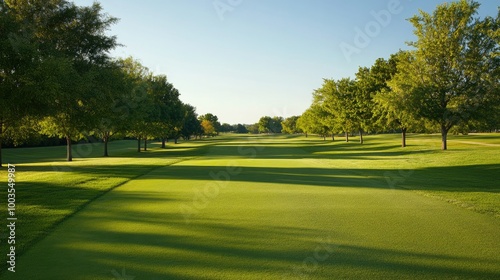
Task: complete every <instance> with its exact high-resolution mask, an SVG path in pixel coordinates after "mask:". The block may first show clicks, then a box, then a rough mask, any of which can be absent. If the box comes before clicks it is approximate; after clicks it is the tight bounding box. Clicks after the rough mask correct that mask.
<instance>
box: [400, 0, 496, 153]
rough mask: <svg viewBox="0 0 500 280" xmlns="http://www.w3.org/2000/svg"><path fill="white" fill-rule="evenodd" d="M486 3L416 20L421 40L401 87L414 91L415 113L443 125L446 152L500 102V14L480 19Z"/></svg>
mask: <svg viewBox="0 0 500 280" xmlns="http://www.w3.org/2000/svg"><path fill="white" fill-rule="evenodd" d="M479 6H480V4H479V3H477V2H475V1H466V0H461V1H458V2H452V3H445V4H442V5H439V6H438V7H437V8H436V10H435V11H434V12H433V13H432V14H428V13H425V12H423V11H421V12H420V15H415V16H414V17H412V18H410V20H409V21H410V22H411V23H412V24H413V26H414V27H415V31H414V33H415V35H416V36H417V40H416V41H414V42H410V43H409V45H410V46H412V47H414V48H415V50H413V51H411V52H410V54H411V55H412V59H411V60H403V61H402V62H401V67H399V68H398V70H399V72H398V74H396V76H397V78H396V79H395V82H396V83H397V84H396V85H395V86H397V87H400V88H405V89H408V90H409V92H410V97H411V99H412V103H413V104H412V109H413V110H415V112H416V114H417V115H418V116H419V117H422V118H425V119H428V120H429V121H432V122H434V123H436V124H437V125H439V127H440V130H441V136H442V137H441V138H442V145H441V147H442V149H443V150H446V149H447V134H448V131H449V130H450V129H451V128H452V127H453V126H454V125H456V124H458V123H460V122H468V121H470V120H473V119H481V118H484V117H488V116H490V117H491V114H488V113H486V112H488V111H489V112H491V111H493V110H494V108H495V107H494V106H496V104H497V100H498V83H499V79H498V68H499V66H500V65H499V64H500V63H499V61H500V56H498V53H499V51H500V49H499V41H498V36H499V35H498V32H499V31H498V30H499V25H500V24H499V21H500V20H499V17H500V13H499V16H497V18H496V19H493V18H491V17H487V18H485V19H483V20H480V19H477V18H474V16H475V15H476V14H477V10H478V8H479Z"/></svg>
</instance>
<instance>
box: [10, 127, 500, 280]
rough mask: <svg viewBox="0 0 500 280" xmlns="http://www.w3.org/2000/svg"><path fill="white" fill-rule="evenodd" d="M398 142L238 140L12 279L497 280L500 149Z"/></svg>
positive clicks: (149, 181)
mask: <svg viewBox="0 0 500 280" xmlns="http://www.w3.org/2000/svg"><path fill="white" fill-rule="evenodd" d="M481 137H485V139H481ZM468 139H469V138H468ZM470 139H471V141H481V142H484V143H493V144H494V143H495V142H497V141H498V138H497V137H489V136H481V135H480V136H474V135H473V136H472V137H471V138H470ZM394 140H397V139H396V137H395V136H387V135H384V136H371V137H370V138H369V139H368V141H367V143H366V145H363V146H360V145H359V144H357V143H341V142H336V143H330V142H323V141H318V140H316V139H314V138H309V139H305V138H302V137H300V138H292V139H286V138H283V137H238V138H232V139H230V138H227V141H219V142H218V143H217V144H216V145H215V146H211V147H210V151H209V152H208V154H206V155H205V156H204V157H200V158H197V159H192V160H187V161H182V162H179V163H175V164H173V165H170V166H166V167H162V168H156V169H153V170H152V171H151V172H150V173H148V174H147V175H145V176H142V177H140V178H138V179H136V180H132V181H130V182H128V183H126V184H124V185H122V186H120V187H119V188H116V189H114V190H113V191H111V192H109V193H107V194H106V195H104V196H102V197H100V198H99V199H97V200H96V201H95V202H93V203H91V204H90V205H88V206H87V207H86V208H85V209H83V210H82V211H80V212H78V213H77V214H76V215H74V216H73V217H72V218H70V219H67V220H66V221H65V222H64V223H62V224H61V225H60V226H58V227H57V228H56V229H55V231H54V232H53V233H52V234H51V235H49V236H48V237H47V238H46V239H44V240H42V241H41V242H39V243H38V244H36V245H35V246H34V247H33V248H32V249H31V250H29V251H28V252H26V254H25V255H24V256H22V257H21V258H20V259H19V262H18V272H17V273H16V275H12V274H7V275H5V276H6V278H5V279H120V278H124V279H127V278H126V277H124V276H127V275H128V276H134V277H135V278H133V279H137V280H139V279H445V278H446V279H450V278H451V279H498V278H499V276H500V255H499V254H498V252H499V251H500V239H499V238H498V236H499V233H500V219H498V217H495V215H498V213H500V211H499V210H498V208H499V207H500V201H499V200H498V194H499V186H498V183H497V180H496V176H497V174H498V170H499V160H498V159H499V157H498V155H499V149H498V148H492V147H488V146H477V145H470V144H469V143H460V142H458V141H457V143H456V144H453V147H450V148H451V149H452V150H450V151H446V152H442V151H439V150H438V149H439V140H438V139H434V137H429V136H412V137H411V138H410V141H409V142H410V145H411V146H410V147H408V148H407V149H401V148H399V147H397V144H396V143H397V142H395V141H394ZM460 141H465V140H460ZM451 143H452V142H451ZM435 145H436V147H434V146H435ZM450 146H451V145H450ZM110 173H111V172H110ZM409 189H415V190H417V191H412V190H409ZM421 194H425V195H427V196H433V197H438V198H440V199H434V198H430V197H427V196H422V195H421ZM453 199H455V200H456V201H461V200H462V202H463V201H466V203H468V204H470V205H472V207H471V206H470V205H465V206H466V207H467V208H471V210H474V211H470V210H469V209H465V208H463V207H460V206H463V205H458V206H457V205H453V204H450V203H447V202H445V201H443V200H453ZM458 204H460V203H458ZM128 279H132V277H130V278H128Z"/></svg>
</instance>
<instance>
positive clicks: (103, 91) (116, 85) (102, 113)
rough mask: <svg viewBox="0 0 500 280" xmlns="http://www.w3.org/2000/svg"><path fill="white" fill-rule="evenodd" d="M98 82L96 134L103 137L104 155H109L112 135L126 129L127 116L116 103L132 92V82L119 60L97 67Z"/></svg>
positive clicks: (94, 90) (95, 91)
mask: <svg viewBox="0 0 500 280" xmlns="http://www.w3.org/2000/svg"><path fill="white" fill-rule="evenodd" d="M97 71H98V75H97V76H96V83H95V84H94V89H93V92H94V94H95V96H96V98H97V102H95V110H96V111H97V113H96V115H95V117H97V119H98V121H97V125H96V127H95V129H94V134H95V135H96V136H97V137H99V138H100V139H102V142H103V144H104V148H103V156H104V157H108V156H109V152H108V144H109V141H110V139H111V137H112V136H113V135H114V134H115V133H117V132H120V131H125V129H126V126H127V118H126V117H125V116H124V115H122V114H120V113H118V112H117V110H116V109H117V107H116V105H117V104H118V103H119V102H118V101H119V100H120V99H125V98H128V97H129V96H130V93H131V92H132V84H131V82H130V81H129V80H128V79H127V77H126V74H125V72H124V70H123V69H122V68H121V67H120V64H119V63H118V61H114V62H111V61H110V62H109V63H107V64H106V65H104V66H101V67H99V68H98V69H97Z"/></svg>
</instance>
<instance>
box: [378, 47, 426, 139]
mask: <svg viewBox="0 0 500 280" xmlns="http://www.w3.org/2000/svg"><path fill="white" fill-rule="evenodd" d="M411 59H412V57H411V54H410V53H409V52H404V51H400V52H398V53H396V54H393V55H391V58H390V59H389V60H388V61H385V60H383V59H379V60H377V62H376V64H375V66H374V67H373V68H372V69H373V71H375V69H378V70H376V72H378V73H379V75H378V76H379V77H380V82H382V83H381V84H382V86H381V87H380V88H379V89H378V90H377V92H376V94H375V96H374V98H373V100H374V103H375V106H374V108H373V110H374V116H375V119H376V120H375V122H376V124H378V125H380V126H381V127H383V128H384V129H387V128H397V129H400V130H401V146H402V147H406V133H407V131H408V130H409V129H411V128H414V129H415V128H417V127H418V126H420V125H419V124H420V121H418V118H417V117H416V116H415V114H414V112H415V110H414V109H412V104H411V102H410V98H409V94H410V92H411V90H410V89H409V88H407V87H404V86H403V87H401V85H404V81H400V80H399V79H401V78H403V77H402V76H396V77H395V75H396V73H397V69H398V67H404V66H403V65H407V63H399V62H400V61H402V60H410V61H408V63H411ZM375 67H376V68H375ZM383 83H385V85H383Z"/></svg>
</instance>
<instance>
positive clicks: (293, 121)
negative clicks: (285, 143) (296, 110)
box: [281, 116, 301, 134]
mask: <svg viewBox="0 0 500 280" xmlns="http://www.w3.org/2000/svg"><path fill="white" fill-rule="evenodd" d="M299 117H300V116H292V117H288V118H286V119H285V120H284V121H283V122H281V126H282V127H283V129H282V130H281V132H283V133H287V134H296V133H300V132H301V129H300V128H298V127H297V120H298V119H299Z"/></svg>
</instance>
